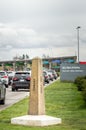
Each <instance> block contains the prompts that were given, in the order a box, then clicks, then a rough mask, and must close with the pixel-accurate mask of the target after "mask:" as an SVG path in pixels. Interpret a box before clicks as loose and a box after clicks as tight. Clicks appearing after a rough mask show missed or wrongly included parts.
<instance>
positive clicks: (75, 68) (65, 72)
mask: <svg viewBox="0 0 86 130" xmlns="http://www.w3.org/2000/svg"><path fill="white" fill-rule="evenodd" d="M85 75H86V64H78V63H75V64H69V63H63V64H61V65H60V79H61V81H72V82H73V81H74V80H75V78H76V77H78V76H85Z"/></svg>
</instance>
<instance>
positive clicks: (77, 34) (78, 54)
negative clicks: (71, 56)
mask: <svg viewBox="0 0 86 130" xmlns="http://www.w3.org/2000/svg"><path fill="white" fill-rule="evenodd" d="M80 28H81V27H80V26H78V27H77V28H76V29H77V42H78V63H79V29H80Z"/></svg>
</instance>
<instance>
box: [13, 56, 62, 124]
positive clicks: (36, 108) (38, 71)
mask: <svg viewBox="0 0 86 130" xmlns="http://www.w3.org/2000/svg"><path fill="white" fill-rule="evenodd" d="M42 73H43V72H42V60H41V59H40V58H38V57H37V58H34V59H33V60H32V74H31V84H30V102H29V112H28V115H25V116H21V117H16V118H12V119H11V123H12V124H18V125H27V126H48V125H55V124H60V123H61V119H60V118H55V117H51V116H47V115H45V102H44V87H43V74H42ZM21 109H22V108H21Z"/></svg>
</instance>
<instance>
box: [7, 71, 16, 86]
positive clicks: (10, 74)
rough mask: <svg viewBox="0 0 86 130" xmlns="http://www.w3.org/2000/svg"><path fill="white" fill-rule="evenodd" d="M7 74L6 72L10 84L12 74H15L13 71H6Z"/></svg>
mask: <svg viewBox="0 0 86 130" xmlns="http://www.w3.org/2000/svg"><path fill="white" fill-rule="evenodd" d="M7 74H8V79H9V82H8V83H9V85H10V84H11V82H12V78H13V76H14V75H15V71H7Z"/></svg>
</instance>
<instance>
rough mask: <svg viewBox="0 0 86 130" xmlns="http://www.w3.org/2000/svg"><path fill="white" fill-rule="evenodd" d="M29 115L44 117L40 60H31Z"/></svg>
mask: <svg viewBox="0 0 86 130" xmlns="http://www.w3.org/2000/svg"><path fill="white" fill-rule="evenodd" d="M28 113H29V115H45V101H44V86H43V72H42V60H41V59H40V58H38V57H37V58H34V59H33V60H32V73H31V84H30V102H29V112H28Z"/></svg>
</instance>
